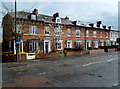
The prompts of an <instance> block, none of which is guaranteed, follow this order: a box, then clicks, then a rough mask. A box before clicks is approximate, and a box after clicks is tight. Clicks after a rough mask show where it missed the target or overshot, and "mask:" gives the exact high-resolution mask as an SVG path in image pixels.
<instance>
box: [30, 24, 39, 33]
mask: <svg viewBox="0 0 120 89" xmlns="http://www.w3.org/2000/svg"><path fill="white" fill-rule="evenodd" d="M37 34H38V26H36V25H35V26H33V25H30V35H37Z"/></svg>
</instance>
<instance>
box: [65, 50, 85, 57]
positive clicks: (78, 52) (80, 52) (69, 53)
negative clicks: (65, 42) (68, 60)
mask: <svg viewBox="0 0 120 89" xmlns="http://www.w3.org/2000/svg"><path fill="white" fill-rule="evenodd" d="M83 54H85V52H84V51H71V52H67V53H66V56H73V55H83Z"/></svg>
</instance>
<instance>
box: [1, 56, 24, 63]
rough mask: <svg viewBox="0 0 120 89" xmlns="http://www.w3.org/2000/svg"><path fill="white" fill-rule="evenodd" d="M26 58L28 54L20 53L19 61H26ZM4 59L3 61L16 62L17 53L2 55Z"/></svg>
mask: <svg viewBox="0 0 120 89" xmlns="http://www.w3.org/2000/svg"><path fill="white" fill-rule="evenodd" d="M25 60H26V54H21V55H18V61H25ZM2 61H3V62H15V61H16V55H2Z"/></svg>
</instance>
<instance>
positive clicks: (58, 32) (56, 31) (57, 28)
mask: <svg viewBox="0 0 120 89" xmlns="http://www.w3.org/2000/svg"><path fill="white" fill-rule="evenodd" d="M54 31H55V33H54V35H56V36H61V35H62V29H61V28H59V27H56V28H55V29H54Z"/></svg>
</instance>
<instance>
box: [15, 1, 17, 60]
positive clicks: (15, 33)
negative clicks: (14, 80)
mask: <svg viewBox="0 0 120 89" xmlns="http://www.w3.org/2000/svg"><path fill="white" fill-rule="evenodd" d="M16 13H17V3H16V0H15V34H16V35H15V47H16V61H18V47H17V45H16V42H17V41H18V40H17V29H16V19H17V17H16Z"/></svg>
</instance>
